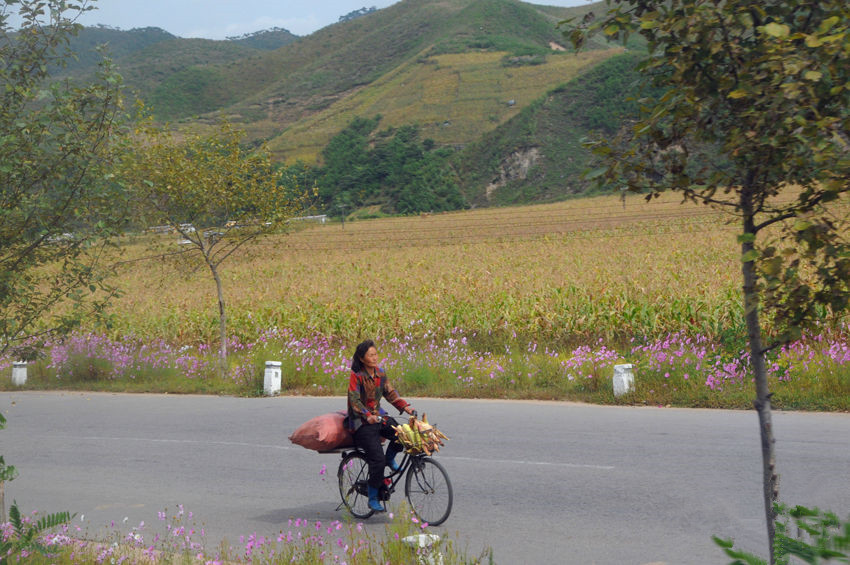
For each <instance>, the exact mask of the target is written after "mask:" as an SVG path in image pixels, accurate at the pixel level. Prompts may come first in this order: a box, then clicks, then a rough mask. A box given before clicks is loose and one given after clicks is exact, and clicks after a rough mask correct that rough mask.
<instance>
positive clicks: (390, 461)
mask: <svg viewBox="0 0 850 565" xmlns="http://www.w3.org/2000/svg"><path fill="white" fill-rule="evenodd" d="M399 451H401V450H400V449H399V448H398V447H397V446H396V445H395V444H394V443H391V444H389V445H388V446H387V455H386V463H387V467H389V468H390V469H392V470H393V471H398V463H396V461H395V456H396V455H398V452H399Z"/></svg>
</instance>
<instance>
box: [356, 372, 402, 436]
mask: <svg viewBox="0 0 850 565" xmlns="http://www.w3.org/2000/svg"><path fill="white" fill-rule="evenodd" d="M381 397H384V398H386V399H387V400H388V401H389V402H390V404H392V405H393V406H395V407H396V408H398V410H399V411H400V412H401V411H403V410H404V409H405V407H407V406H408V403H407V401H405V400H404V399H403V398H402V397H400V396H399V395H398V393H397V392H396V390H395V389H394V388H393V386H392V385H391V384H390V383H389V381H388V380H387V374H386V373H385V372H384V370H383V369H382V368H380V367H379V368H378V369H377V370H376V371H375V376H374V378H373V377H370V376H369V374H368V373H367V372H366V370H365V369H364V370H362V371H360V372H357V373H355V372H354V371H352V372H351V377H350V378H349V380H348V428H349V429H350V430H351V431H356V430H357V429H358V428H359V427H360V426H362V425H363V424H364V423H366V417H367V416H368V415H369V414H380V415H384V414H386V411H385V410H384V409H383V408H381Z"/></svg>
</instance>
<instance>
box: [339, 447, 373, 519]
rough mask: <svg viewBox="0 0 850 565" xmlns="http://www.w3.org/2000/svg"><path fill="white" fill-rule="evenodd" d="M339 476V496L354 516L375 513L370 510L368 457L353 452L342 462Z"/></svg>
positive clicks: (365, 516)
mask: <svg viewBox="0 0 850 565" xmlns="http://www.w3.org/2000/svg"><path fill="white" fill-rule="evenodd" d="M337 476H338V477H339V495H340V496H341V497H342V503H343V504H345V507H346V508H348V511H349V512H351V514H352V516H354V517H355V518H368V517H369V516H371V515H372V513H373V512H374V511H373V510H372V509H371V508H369V490H368V489H369V484H368V482H369V464H368V463H367V462H366V457H365V456H364V455H363V454H362V453H360V452H358V451H352V452H351V453H349V454H348V455H346V456H345V457H343V458H342V461H340V463H339V470H338V471H337Z"/></svg>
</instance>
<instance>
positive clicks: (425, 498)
mask: <svg viewBox="0 0 850 565" xmlns="http://www.w3.org/2000/svg"><path fill="white" fill-rule="evenodd" d="M404 496H405V497H407V501H408V502H409V503H410V507H411V508H412V509H413V512H414V513H415V514H416V517H417V518H419V519H420V520H421V521H423V522H427V523H428V524H429V525H431V526H439V525H440V524H442V523H443V522H445V521H446V518H448V517H449V514H450V513H451V511H452V502H453V500H454V493H453V491H452V482H451V481H450V480H449V474H448V473H446V470H445V469H444V468H443V466H442V465H440V464H439V463H437V462H436V461H435V460H433V459H431V458H430V457H414V458H413V460H412V461H411V462H410V469H408V471H407V477H406V478H405V481H404Z"/></svg>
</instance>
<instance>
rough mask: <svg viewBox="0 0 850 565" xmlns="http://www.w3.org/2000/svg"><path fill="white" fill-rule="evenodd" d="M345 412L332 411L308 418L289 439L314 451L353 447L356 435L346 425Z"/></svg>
mask: <svg viewBox="0 0 850 565" xmlns="http://www.w3.org/2000/svg"><path fill="white" fill-rule="evenodd" d="M345 416H346V413H345V412H331V413H330V414H322V415H321V416H316V417H315V418H313V419H312V420H307V421H306V422H304V423H303V424H301V425H300V426H298V428H297V429H296V430H295V431H294V432H293V433H292V435H291V436H289V441H291V442H292V443H294V444H296V445H300V446H302V447H306V448H307V449H312V450H314V451H328V450H331V449H336V448H337V447H351V446H353V445H354V436H353V435H352V434H351V432H349V431H348V428H346V427H345V423H344V420H345Z"/></svg>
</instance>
